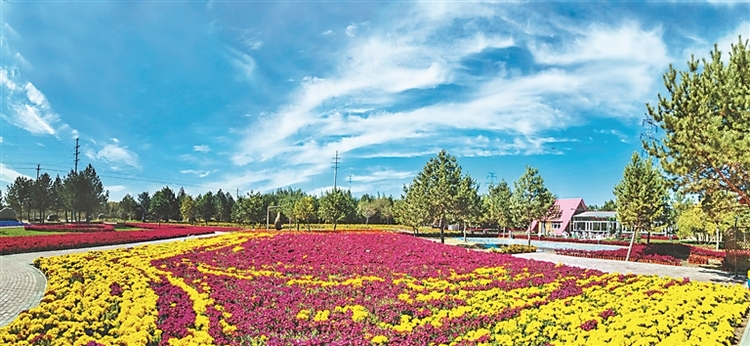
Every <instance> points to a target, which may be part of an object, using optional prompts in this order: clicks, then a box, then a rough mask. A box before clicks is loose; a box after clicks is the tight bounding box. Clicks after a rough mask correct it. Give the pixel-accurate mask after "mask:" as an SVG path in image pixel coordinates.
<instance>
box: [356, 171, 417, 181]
mask: <svg viewBox="0 0 750 346" xmlns="http://www.w3.org/2000/svg"><path fill="white" fill-rule="evenodd" d="M415 175H416V172H412V171H395V170H393V169H390V168H387V169H383V170H379V171H375V172H372V173H371V174H369V175H352V177H351V178H352V181H353V182H358V183H371V182H376V181H384V180H388V181H390V180H404V179H411V178H413V177H414V176H415Z"/></svg>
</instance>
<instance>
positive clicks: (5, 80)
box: [0, 23, 75, 137]
mask: <svg viewBox="0 0 750 346" xmlns="http://www.w3.org/2000/svg"><path fill="white" fill-rule="evenodd" d="M2 25H3V31H4V33H7V34H8V35H9V36H13V37H16V38H18V37H19V34H18V33H17V32H16V31H15V30H13V28H12V27H11V26H10V25H9V24H8V23H3V24H2ZM0 40H1V41H0V47H2V49H0V55H2V57H3V65H2V66H0V88H2V89H4V91H5V92H4V93H3V94H5V95H4V96H5V99H6V102H5V108H4V109H0V116H2V118H3V119H4V120H5V121H7V122H8V123H10V124H12V125H14V126H16V127H18V128H21V129H23V130H25V131H27V132H29V133H31V134H32V135H36V136H55V137H58V136H59V135H60V134H61V133H65V132H67V133H71V132H72V131H75V130H74V129H72V128H71V127H70V126H68V125H67V124H65V123H64V122H63V121H62V120H61V118H60V116H59V115H58V114H57V113H55V111H54V110H53V109H52V106H51V105H50V103H49V101H48V100H47V97H46V96H45V95H44V93H42V91H40V90H39V89H38V88H37V87H36V86H35V85H34V84H33V83H32V82H31V81H28V80H26V79H24V77H23V76H22V75H21V72H20V69H19V67H25V68H29V67H30V66H31V64H29V62H28V61H27V60H26V59H25V58H24V57H23V55H21V54H20V53H19V52H18V51H16V50H15V49H14V48H13V47H11V46H10V43H9V41H8V37H7V36H4V37H2V38H0Z"/></svg>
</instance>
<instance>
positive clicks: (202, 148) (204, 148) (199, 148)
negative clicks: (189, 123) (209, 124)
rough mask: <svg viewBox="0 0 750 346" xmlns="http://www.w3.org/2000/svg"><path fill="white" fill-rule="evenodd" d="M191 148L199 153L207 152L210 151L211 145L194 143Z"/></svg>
mask: <svg viewBox="0 0 750 346" xmlns="http://www.w3.org/2000/svg"><path fill="white" fill-rule="evenodd" d="M193 150H195V151H197V152H199V153H207V152H209V151H211V147H209V146H208V145H206V144H202V145H194V146H193Z"/></svg>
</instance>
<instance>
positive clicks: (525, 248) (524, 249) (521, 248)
mask: <svg viewBox="0 0 750 346" xmlns="http://www.w3.org/2000/svg"><path fill="white" fill-rule="evenodd" d="M536 249H537V247H536V246H533V245H519V244H512V245H507V246H500V247H499V248H496V249H490V251H491V252H497V253H504V254H508V255H512V254H519V253H529V252H536Z"/></svg>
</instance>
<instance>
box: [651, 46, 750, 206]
mask: <svg viewBox="0 0 750 346" xmlns="http://www.w3.org/2000/svg"><path fill="white" fill-rule="evenodd" d="M710 56H711V57H710V59H708V60H706V59H702V60H700V61H698V60H695V58H694V57H691V59H690V61H688V70H687V71H677V70H675V69H674V68H673V67H672V66H671V65H670V67H669V71H667V72H666V73H665V74H664V84H665V86H666V88H667V91H668V92H669V95H668V96H667V97H662V96H661V95H658V103H657V104H656V106H655V107H654V106H652V105H650V104H647V105H646V108H647V111H648V115H649V117H651V118H652V119H653V120H654V121H655V122H656V124H658V126H659V127H660V128H661V129H663V130H664V136H663V138H662V139H660V140H651V141H648V142H644V143H643V145H644V147H645V148H647V149H648V151H649V153H650V154H651V155H653V156H655V157H657V158H658V159H659V160H660V162H661V166H662V167H663V168H664V170H665V171H666V172H667V173H669V174H671V175H674V176H675V178H676V180H675V183H676V184H677V185H678V186H680V187H681V188H682V189H684V191H685V192H688V193H696V194H701V195H702V194H705V193H706V192H711V191H717V190H723V191H727V192H730V193H732V194H734V195H735V196H737V197H739V198H740V199H742V200H744V202H745V203H746V204H750V196H749V195H748V188H750V155H748V154H747V153H748V151H750V136H748V135H747V134H748V133H750V97H748V95H750V47H748V41H747V40H746V41H745V42H743V41H742V38H741V37H740V39H739V41H738V43H737V44H736V45H732V47H731V52H730V53H729V62H728V64H724V62H723V61H722V60H721V52H720V51H719V50H718V47H717V46H716V45H715V46H714V49H713V51H712V52H711V53H710Z"/></svg>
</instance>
